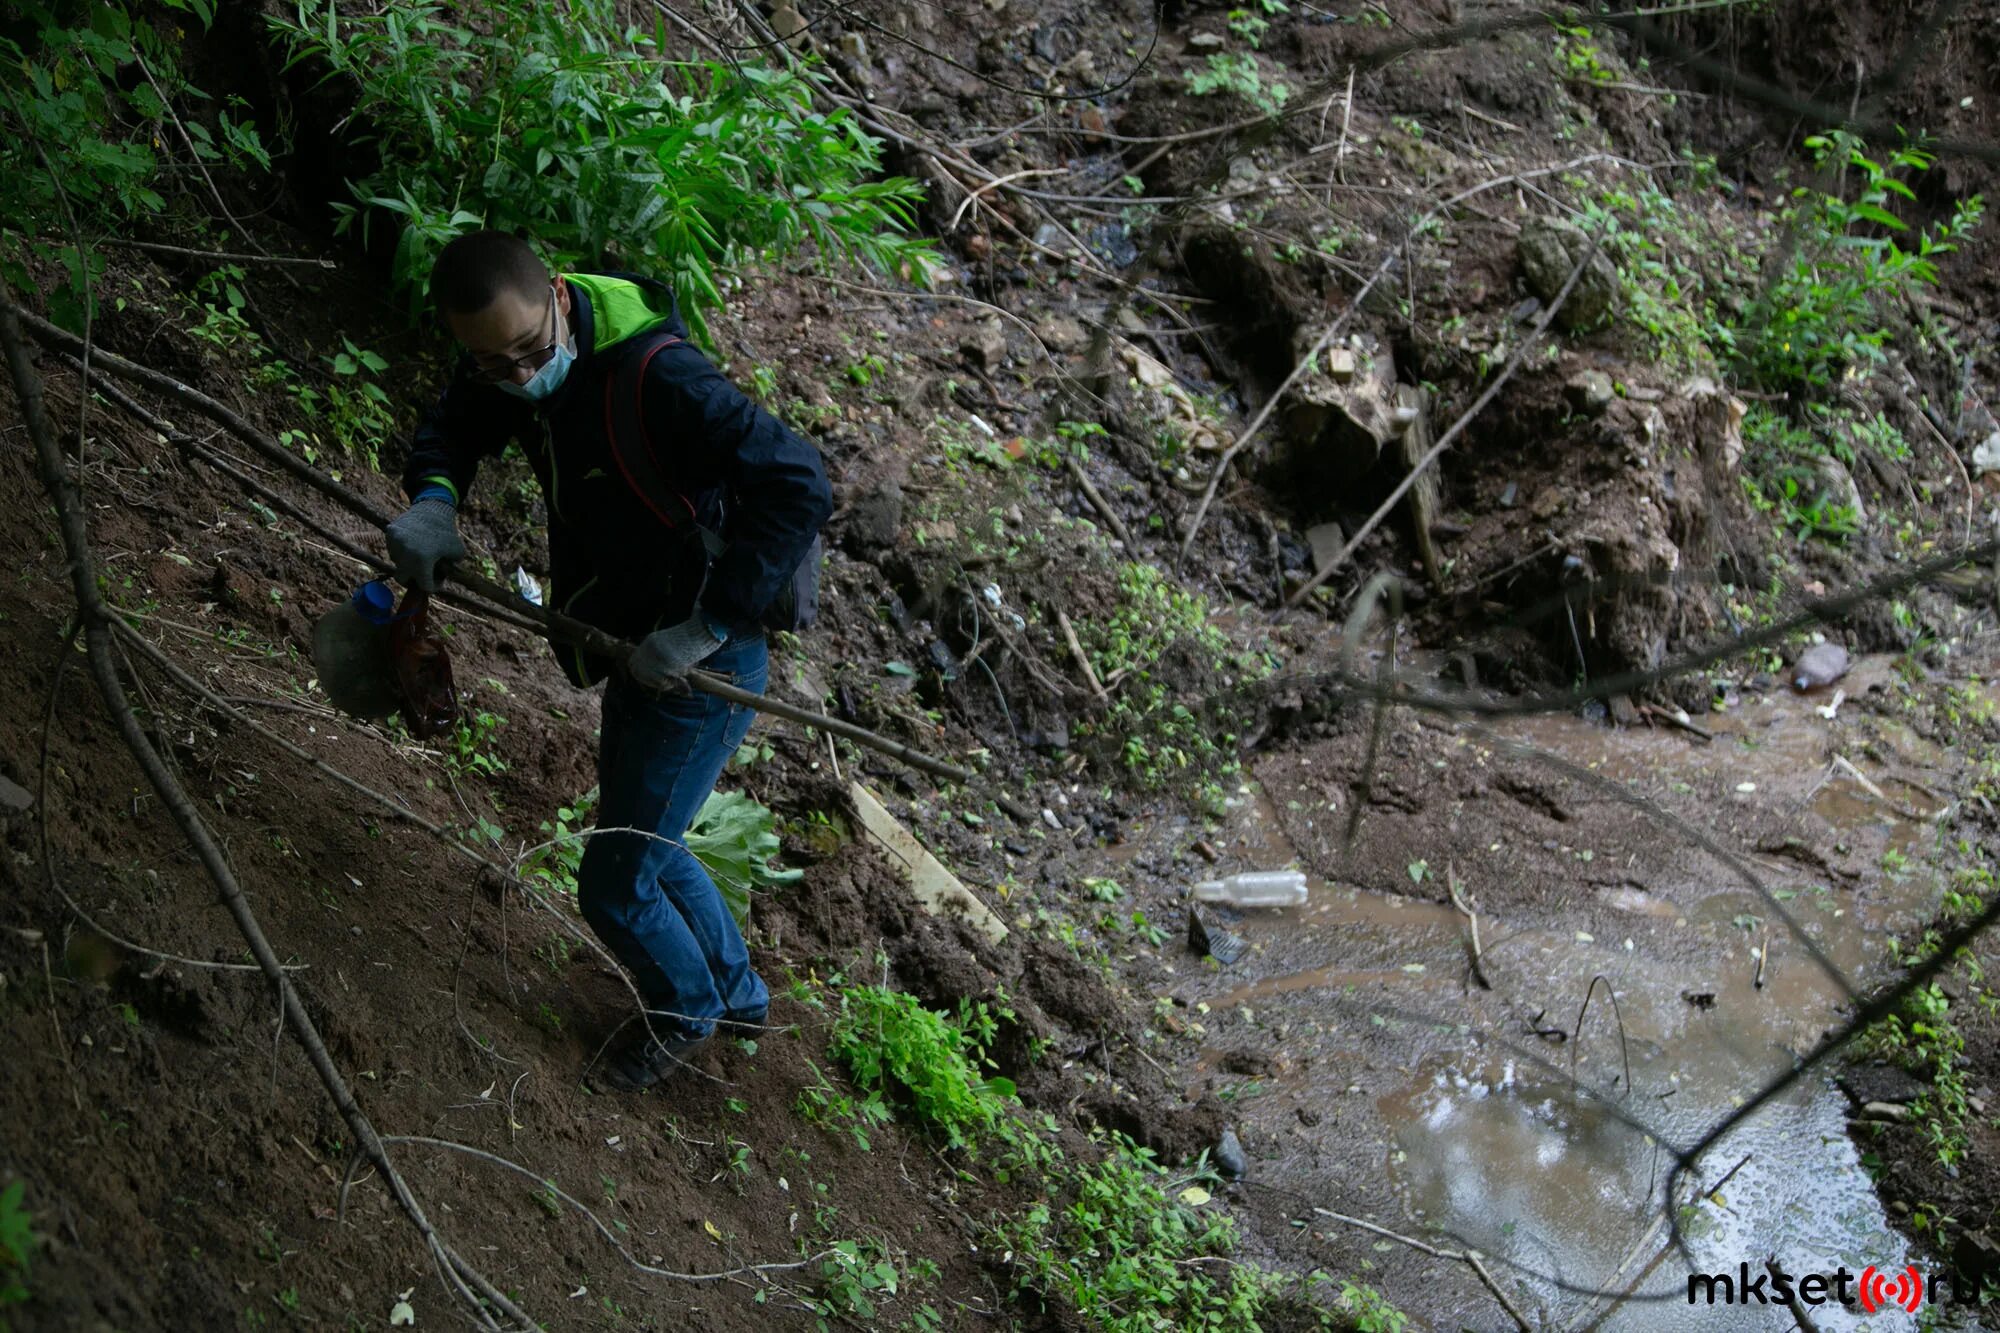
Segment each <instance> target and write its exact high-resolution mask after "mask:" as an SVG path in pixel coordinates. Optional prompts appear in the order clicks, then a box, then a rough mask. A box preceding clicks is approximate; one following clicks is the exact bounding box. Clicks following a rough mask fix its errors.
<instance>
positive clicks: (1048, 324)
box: [1035, 314, 1090, 352]
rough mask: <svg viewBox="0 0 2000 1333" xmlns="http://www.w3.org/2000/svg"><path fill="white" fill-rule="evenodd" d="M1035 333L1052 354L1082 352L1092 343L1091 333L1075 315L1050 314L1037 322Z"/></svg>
mask: <svg viewBox="0 0 2000 1333" xmlns="http://www.w3.org/2000/svg"><path fill="white" fill-rule="evenodd" d="M1035 333H1036V335H1037V336H1038V337H1040V338H1041V340H1042V341H1043V342H1045V343H1047V344H1048V347H1049V350H1050V351H1051V352H1080V351H1082V350H1083V349H1084V347H1085V346H1086V345H1088V343H1089V342H1090V332H1089V330H1087V329H1085V328H1084V327H1083V321H1082V320H1079V319H1078V318H1076V316H1074V315H1058V314H1048V315H1044V316H1042V317H1041V318H1040V319H1039V320H1037V321H1035Z"/></svg>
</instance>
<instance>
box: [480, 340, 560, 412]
mask: <svg viewBox="0 0 2000 1333" xmlns="http://www.w3.org/2000/svg"><path fill="white" fill-rule="evenodd" d="M575 360H576V354H575V353H573V352H571V351H570V350H569V342H568V340H567V338H565V340H564V341H562V342H559V343H557V344H556V350H555V352H554V353H553V354H552V355H550V357H549V359H548V360H547V361H545V362H543V363H542V368H541V369H540V370H538V371H536V372H535V374H534V377H533V378H532V379H530V380H529V381H528V382H527V383H526V384H516V383H514V382H513V381H512V380H502V381H500V382H499V383H498V384H497V385H495V386H494V387H495V388H497V389H499V390H501V391H502V392H503V393H511V394H513V395H514V396H515V397H516V398H526V399H529V400H530V401H540V400H541V399H544V398H547V397H548V396H549V395H550V394H552V393H554V392H555V391H556V390H557V389H559V388H561V387H562V382H563V380H564V378H565V377H567V376H568V374H569V368H570V364H571V363H572V362H574V361H575Z"/></svg>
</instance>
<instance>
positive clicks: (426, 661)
mask: <svg viewBox="0 0 2000 1333" xmlns="http://www.w3.org/2000/svg"><path fill="white" fill-rule="evenodd" d="M430 603H431V598H430V594H429V593H427V592H424V591H422V590H421V589H417V588H412V589H411V590H410V591H409V592H407V593H405V594H404V596H403V604H402V605H401V606H400V607H398V608H396V618H395V619H394V620H393V621H391V622H390V624H389V656H390V659H391V660H392V661H394V662H395V664H396V682H397V684H398V685H400V686H401V687H402V692H403V721H404V722H406V723H407V724H409V728H410V734H411V735H413V736H415V737H417V738H418V739H419V740H428V739H429V738H430V737H432V736H435V735H437V734H438V733H439V732H443V731H449V730H450V729H451V727H452V726H453V724H454V723H456V722H457V721H458V691H457V689H456V688H455V687H454V686H453V684H452V679H451V655H450V654H449V653H447V652H446V651H445V649H444V641H443V640H442V639H440V638H438V636H437V635H435V634H433V633H431V620H430Z"/></svg>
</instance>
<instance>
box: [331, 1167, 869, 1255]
mask: <svg viewBox="0 0 2000 1333" xmlns="http://www.w3.org/2000/svg"><path fill="white" fill-rule="evenodd" d="M382 1141H383V1142H384V1143H396V1144H403V1143H415V1144H421V1145H423V1146H424V1147H427V1148H443V1149H446V1150H447V1151H450V1152H456V1153H464V1154H465V1155H466V1156H468V1157H475V1158H477V1159H479V1160H480V1161H482V1162H490V1163H491V1164H492V1165H494V1166H498V1167H504V1168H506V1169H507V1170H509V1171H512V1172H514V1173H515V1174H517V1175H522V1176H526V1177H527V1178H528V1179H529V1180H531V1181H533V1182H534V1183H535V1186H536V1187H537V1188H538V1189H545V1190H547V1191H548V1192H549V1193H550V1194H553V1195H554V1196H555V1197H556V1198H558V1199H560V1200H562V1201H563V1202H564V1203H566V1204H568V1205H569V1206H570V1207H572V1208H574V1209H576V1210H577V1211H578V1212H579V1213H582V1214H583V1215H584V1216H585V1217H587V1218H589V1219H590V1224H591V1225H592V1226H594V1227H596V1228H597V1232H598V1234H599V1235H601V1236H603V1237H604V1239H605V1240H606V1241H608V1242H610V1244H611V1247H612V1248H613V1249H615V1250H617V1251H618V1253H619V1254H620V1255H622V1256H623V1257H624V1259H625V1262H626V1263H628V1264H630V1265H632V1267H634V1268H636V1269H638V1270H639V1271H640V1272H642V1273H645V1274H647V1275H649V1276H652V1277H664V1278H672V1279H673V1280H674V1281H676V1282H722V1281H732V1280H735V1279H738V1278H741V1277H742V1276H743V1275H744V1274H745V1273H781V1272H789V1271H791V1270H793V1269H799V1268H804V1267H806V1266H807V1265H808V1264H811V1263H813V1262H815V1261H816V1260H819V1259H824V1258H825V1257H826V1256H827V1255H829V1254H832V1253H833V1251H832V1250H822V1251H820V1252H819V1253H818V1254H814V1255H809V1256H807V1257H806V1258H804V1259H794V1260H789V1261H787V1262H784V1263H763V1264H744V1265H743V1266H742V1267H741V1268H730V1269H725V1270H723V1271H722V1272H719V1273H676V1272H674V1271H673V1270H672V1269H669V1268H658V1267H655V1266H654V1265H652V1264H648V1263H642V1262H641V1261H640V1260H639V1259H637V1258H635V1257H634V1256H633V1254H632V1252H631V1251H630V1250H628V1249H626V1248H625V1245H624V1243H623V1242H622V1241H620V1240H619V1239H618V1236H617V1233H615V1232H613V1231H612V1230H611V1228H610V1227H608V1226H606V1225H604V1220H603V1219H602V1218H600V1217H599V1216H598V1215H597V1214H596V1213H594V1212H592V1211H591V1210H590V1209H589V1208H587V1207H585V1206H584V1205H583V1204H582V1203H579V1202H578V1201H577V1199H576V1197H575V1196H574V1195H572V1194H570V1193H569V1192H568V1191H566V1190H564V1189H563V1187H562V1186H560V1185H558V1184H556V1183H555V1182H554V1181H553V1180H550V1179H549V1178H548V1177H546V1176H542V1175H537V1174H536V1173H535V1172H533V1171H530V1170H529V1169H528V1168H527V1167H525V1166H522V1165H521V1164H520V1163H519V1162H513V1161H509V1160H508V1159H507V1158H505V1157H502V1156H500V1155H499V1154H498V1153H490V1152H487V1151H486V1150H485V1149H483V1148H475V1147H473V1146H472V1145H471V1144H467V1143H455V1142H453V1141H452V1140H450V1139H433V1138H428V1137H426V1136H424V1135H420V1134H389V1135H384V1136H383V1139H382ZM353 1174H354V1166H353V1164H352V1163H350V1164H349V1165H348V1179H346V1180H343V1181H342V1182H341V1184H340V1207H341V1209H342V1211H345V1210H346V1207H347V1190H348V1187H349V1185H351V1184H352V1183H353Z"/></svg>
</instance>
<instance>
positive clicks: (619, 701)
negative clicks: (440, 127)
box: [386, 231, 832, 1091]
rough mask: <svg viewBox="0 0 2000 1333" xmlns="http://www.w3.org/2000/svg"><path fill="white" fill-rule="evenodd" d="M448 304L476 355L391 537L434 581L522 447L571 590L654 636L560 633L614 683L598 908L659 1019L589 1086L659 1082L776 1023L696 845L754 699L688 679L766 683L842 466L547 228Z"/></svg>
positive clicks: (668, 320)
mask: <svg viewBox="0 0 2000 1333" xmlns="http://www.w3.org/2000/svg"><path fill="white" fill-rule="evenodd" d="M431 295H432V298H433V300H435V302H436V303H437V306H438V310H439V312H440V314H441V315H442V316H443V318H444V321H445V323H446V324H447V325H448V326H449V328H450V330H451V332H452V334H453V336H454V337H456V338H457V340H458V342H459V343H460V344H461V346H462V347H463V349H464V355H462V356H461V357H460V358H459V361H458V365H457V367H456V368H455V370H454V372H453V375H452V378H451V382H450V384H449V385H448V386H447V387H446V389H445V390H444V392H443V394H442V395H441V396H440V398H439V400H438V402H437V405H436V406H435V407H434V408H433V409H432V410H431V411H430V413H429V414H428V415H427V416H426V418H425V420H424V421H423V423H422V424H421V425H420V426H419V427H418V428H417V434H416V445H415V447H414V448H413V449H412V451H411V453H410V459H409V463H408V466H407V467H406V468H405V470H404V473H403V489H404V491H405V492H406V493H407V494H408V495H409V496H410V499H411V501H412V503H411V505H410V508H409V509H408V511H407V512H405V513H404V514H402V515H401V516H400V517H398V518H397V519H396V520H395V521H394V522H392V523H390V524H389V526H388V528H387V530H386V535H387V538H388V545H389V554H390V558H391V560H393V561H394V563H395V566H396V574H397V577H398V578H400V579H401V580H402V581H403V582H404V583H405V584H408V585H410V586H413V587H417V588H425V589H428V588H431V587H432V586H434V580H435V578H436V569H437V564H438V562H439V561H440V560H457V559H462V558H463V557H464V555H465V547H464V545H463V544H462V543H461V542H460V540H459V536H458V531H457V506H458V504H459V502H460V501H461V500H462V499H463V497H464V496H465V495H466V494H467V492H468V491H469V490H470V488H471V486H472V482H473V478H474V475H475V473H476V471H477V469H478V464H479V460H480V459H481V458H483V457H486V456H489V455H494V454H497V453H499V452H500V450H501V449H502V448H503V447H504V446H505V444H506V443H507V442H508V441H509V440H510V439H512V440H517V441H518V442H519V444H520V446H521V448H522V449H523V450H524V451H525V453H526V455H527V457H528V461H529V463H530V464H531V466H532V467H533V468H534V472H535V477H536V480H537V481H539V482H540V483H541V488H542V495H543V497H544V499H545V500H546V502H547V506H548V516H549V565H550V571H551V576H552V582H553V585H554V586H553V588H552V589H551V596H550V603H549V604H550V605H551V607H553V608H555V609H557V610H560V611H562V612H564V613H566V614H568V615H571V616H574V617H576V618H577V619H579V620H583V621H586V622H588V623H590V624H592V625H595V626H596V627H598V628H599V629H602V630H604V631H605V632H606V633H608V634H611V635H613V636H616V637H618V638H622V639H632V640H637V641H638V644H639V646H638V648H637V649H636V650H635V651H634V652H633V654H632V656H631V659H630V661H629V662H628V663H627V664H626V666H625V668H624V669H623V670H618V669H616V664H615V663H613V662H611V661H610V660H608V659H605V658H601V657H598V656H596V655H594V654H590V653H587V652H584V651H583V650H581V649H578V648H576V647H573V646H570V645H560V644H559V645H557V646H556V655H557V657H558V659H559V660H560V662H561V664H562V669H563V673H564V674H565V675H566V676H568V677H569V679H570V681H571V682H572V683H573V684H575V685H578V686H588V685H591V684H593V683H595V682H596V681H598V680H601V679H606V678H608V683H607V684H606V686H605V690H604V707H603V727H602V731H601V735H600V740H599V748H598V757H597V774H598V805H597V824H598V827H599V828H602V829H621V830H628V831H625V832H607V833H604V834H602V835H597V836H592V837H591V838H590V839H589V841H588V843H587V844H586V847H585V850H584V854H583V861H582V865H581V868H580V869H579V871H578V873H577V898H578V902H579V905H580V906H581V908H582V910H583V916H584V919H585V920H586V921H588V922H589V923H590V926H591V929H592V930H594V931H595V932H596V933H597V936H598V938H599V939H601V940H603V941H604V943H605V946H606V947H607V948H609V949H610V950H611V952H612V953H613V954H615V955H616V956H617V957H618V959H619V960H620V961H621V962H623V963H624V965H625V966H626V967H627V968H628V969H630V971H631V973H632V977H633V980H634V981H635V982H636V983H637V985H638V989H639V994H640V995H641V997H642V998H643V999H644V1000H645V1003H646V1006H647V1009H648V1011H649V1017H650V1022H641V1023H638V1024H635V1025H633V1026H632V1027H630V1028H629V1029H628V1035H627V1036H626V1037H625V1038H624V1039H623V1040H621V1041H620V1042H619V1043H618V1044H617V1045H616V1046H614V1047H613V1048H612V1050H611V1051H610V1052H609V1053H608V1054H607V1055H606V1056H605V1058H604V1060H603V1062H602V1063H601V1064H599V1065H597V1066H595V1067H594V1068H593V1070H592V1071H591V1074H590V1080H591V1083H592V1085H593V1086H595V1087H597V1088H599V1089H600V1090H605V1089H609V1090H618V1091H637V1090H640V1089H643V1088H646V1087H649V1086H651V1085H652V1084H654V1083H656V1082H658V1081H659V1080H660V1079H661V1078H662V1077H664V1076H665V1075H666V1074H668V1073H669V1072H671V1071H672V1069H673V1068H674V1067H675V1065H677V1064H678V1063H680V1062H681V1060H682V1059H683V1058H684V1057H685V1056H686V1055H687V1053H688V1052H689V1051H690V1050H691V1049H692V1048H693V1047H694V1046H696V1045H697V1044H698V1043H700V1042H701V1041H703V1040H704V1039H705V1038H707V1037H708V1036H709V1035H710V1034H711V1033H712V1032H713V1031H714V1030H715V1029H716V1026H717V1024H718V1023H720V1024H724V1025H727V1024H738V1023H741V1024H751V1023H760V1022H762V1021H763V1019H764V1016H765V1011H766V1009H767V1007H768V1005H769V1003H770V995H769V992H768V991H767V990H766V989H765V986H764V982H763V980H762V979H761V978H760V977H759V976H758V975H757V973H756V971H755V969H753V968H752V967H751V965H750V956H749V951H748V949H747V948H746V947H745V945H744V942H743V935H742V932H741V931H739V930H738V929H737V926H736V921H735V919H734V918H733V917H732V916H731V915H730V912H729V909H728V907H727V905H726V904H725V903H724V902H723V900H722V895H721V894H720V893H719V892H718V891H717V889H716V886H715V883H714V881H712V880H711V879H710V878H709V877H708V873H707V872H706V871H705V870H704V869H703V868H702V865H701V862H700V861H698V860H696V859H695V857H694V856H693V855H692V854H691V853H689V852H688V851H687V849H686V848H685V847H683V846H682V845H681V844H680V842H679V839H680V837H681V835H682V833H683V832H684V831H685V830H686V828H687V826H688V823H689V822H690V821H691V820H692V819H693V818H694V816H695V813H696V812H697V811H698V810H699V809H700V808H701V805H702V802H703V801H704V800H706V799H707V797H708V795H709V793H710V791H711V790H712V789H713V788H714V786H715V781H716V778H717V777H718V776H720V774H721V772H722V767H723V765H724V764H725V763H726V762H727V761H728V759H729V757H730V755H732V754H734V753H735V751H736V748H737V746H738V745H740V744H741V743H742V741H743V737H744V734H745V733H746V732H747V731H748V730H749V728H750V722H751V710H749V709H748V708H744V707H741V706H732V705H730V704H727V703H724V702H722V701H721V700H718V699H716V698H714V697H713V696H711V695H707V694H702V693H698V692H695V691H692V690H689V689H687V688H686V686H685V683H684V682H683V680H682V676H683V675H684V673H685V672H687V671H688V670H689V669H690V668H691V667H694V666H696V665H697V664H699V665H700V667H701V668H702V669H703V670H704V671H711V672H714V673H716V674H718V675H720V676H722V677H723V678H724V679H726V680H729V681H731V682H733V683H734V684H736V685H738V686H740V687H742V688H744V689H747V690H752V691H755V692H759V693H761V692H762V691H763V689H764V685H765V677H766V669H767V658H766V653H765V643H764V622H765V619H766V617H767V614H768V613H769V611H770V608H771V607H772V606H773V605H774V604H775V603H779V602H782V601H784V600H785V598H784V594H786V593H787V592H788V590H790V589H791V586H792V583H793V579H794V576H795V573H796V572H797V571H798V570H799V569H800V568H801V561H802V560H803V559H804V558H805V557H806V555H807V552H808V550H809V548H810V547H811V546H812V544H813V542H814V540H815V538H816V537H817V535H818V532H819V529H820V527H821V525H822V524H824V523H825V522H826V519H827V516H828V514H829V513H830V512H831V510H832V501H831V497H830V495H829V492H828V488H827V481H826V473H825V471H824V469H823V468H822V466H821V463H820V458H819V454H818V451H817V450H815V449H814V448H813V446H812V445H810V444H809V443H807V442H806V441H804V440H802V439H800V438H799V437H798V436H797V435H795V434H794V433H792V432H791V431H790V430H788V429H786V428H785V427H784V426H783V425H782V424H780V423H779V422H778V421H777V420H776V419H775V418H774V417H772V416H771V415H770V414H769V413H767V412H765V411H763V410H762V409H761V408H759V407H757V406H756V405H755V404H754V403H752V402H751V401H750V400H749V399H748V398H746V397H745V396H744V395H743V394H742V392H740V391H739V390H738V389H737V388H736V387H735V386H734V385H732V384H731V383H730V382H729V381H728V380H727V379H725V378H724V377H723V376H722V374H721V373H720V372H719V371H718V370H716V368H715V367H714V366H713V365H711V364H710V363H709V361H708V359H707V358H706V357H704V356H703V355H702V354H701V353H700V352H698V351H696V350H695V349H694V348H693V347H692V346H690V345H688V344H687V343H686V342H685V341H682V339H684V338H685V336H686V332H687V331H686V328H685V327H684V326H683V325H682V323H681V321H680V317H679V314H678V311H677V309H676V307H675V304H674V299H673V296H672V294H671V292H669V291H668V290H667V289H666V288H665V287H663V286H661V285H660V284H658V283H654V282H650V281H648V280H646V279H643V278H638V277H635V276H633V275H629V274H606V273H571V274H561V275H556V276H554V277H553V279H552V278H551V275H550V274H549V272H548V270H547V268H546V267H545V266H544V265H543V264H542V261H541V260H540V259H538V258H537V257H536V256H535V253H534V251H533V250H532V249H530V248H529V246H528V245H527V244H526V243H525V242H523V241H521V240H519V239H518V238H516V237H514V236H511V235H508V234H507V233H504V232H497V231H482V232H476V233H473V234H471V235H467V236H463V237H460V238H458V239H457V240H454V241H452V242H451V243H450V244H449V245H447V246H446V247H445V248H444V250H443V252H442V253H440V254H439V256H438V259H437V263H436V265H435V267H434V268H433V269H432V271H431ZM621 372H623V373H622V375H621ZM628 389H629V390H630V391H631V393H630V397H631V398H632V399H635V400H636V401H635V402H633V403H631V404H630V405H629V406H628V405H626V399H625V391H626V390H628ZM634 408H636V412H635V411H634V410H633V409H634ZM635 435H636V436H640V437H642V438H641V439H639V440H635V439H633V438H631V437H633V436H635ZM634 830H636V831H634Z"/></svg>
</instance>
